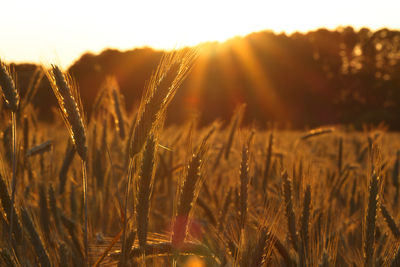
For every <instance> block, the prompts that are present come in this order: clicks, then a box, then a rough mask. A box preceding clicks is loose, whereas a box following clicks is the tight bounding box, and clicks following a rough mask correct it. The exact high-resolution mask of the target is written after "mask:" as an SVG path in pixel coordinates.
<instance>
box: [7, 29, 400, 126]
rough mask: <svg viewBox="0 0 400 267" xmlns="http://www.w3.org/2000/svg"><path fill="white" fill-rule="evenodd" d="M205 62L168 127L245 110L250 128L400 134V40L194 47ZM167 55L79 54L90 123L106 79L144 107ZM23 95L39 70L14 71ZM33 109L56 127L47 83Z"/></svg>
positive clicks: (321, 39) (237, 41)
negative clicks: (342, 128) (377, 129)
mask: <svg viewBox="0 0 400 267" xmlns="http://www.w3.org/2000/svg"><path fill="white" fill-rule="evenodd" d="M197 50H198V59H197V63H196V64H195V66H194V67H193V69H192V71H191V72H190V74H189V75H188V77H187V79H186V80H185V82H184V83H183V84H182V87H181V88H180V89H179V90H178V93H177V95H176V97H175V99H174V101H173V102H172V103H171V106H170V108H169V112H168V117H167V122H169V123H182V122H183V121H185V120H186V119H188V118H189V117H191V116H193V114H198V119H199V123H200V124H202V125H204V124H208V123H210V122H212V121H213V120H215V119H222V120H225V121H226V120H229V118H230V117H231V115H232V113H233V111H234V110H235V108H236V107H237V106H238V105H240V104H241V103H246V104H247V107H246V112H245V114H244V122H245V123H254V122H255V123H256V124H257V125H259V126H260V127H263V126H265V125H266V124H267V122H276V123H281V124H289V125H291V126H292V127H294V128H303V127H308V126H309V127H315V126H319V125H324V124H348V125H354V126H355V127H357V128H360V127H362V125H364V124H378V123H381V122H384V123H385V124H387V125H388V126H389V127H390V129H392V130H400V116H399V115H400V32H399V31H396V30H390V29H386V28H384V29H380V30H377V31H371V30H369V29H366V28H362V29H360V30H355V29H353V28H352V27H343V28H338V29H336V30H327V29H318V30H316V31H310V32H308V33H294V34H291V35H286V34H283V33H281V34H276V33H273V32H269V31H264V32H257V33H252V34H250V35H248V36H246V37H236V38H233V39H230V40H228V41H226V42H224V43H216V42H215V43H214V42H212V43H204V44H201V45H199V46H198V47H197ZM162 53H163V52H162V51H157V50H153V49H151V48H137V49H133V50H129V51H118V50H112V49H107V50H104V51H103V52H102V53H100V54H99V55H94V54H91V53H86V54H84V55H82V56H81V57H80V58H79V59H78V60H77V61H76V62H75V63H74V64H73V65H72V66H71V67H70V68H69V69H68V71H69V72H70V74H71V75H72V76H73V77H74V79H75V81H76V83H77V84H78V86H79V88H80V92H81V97H82V102H83V104H84V105H83V106H84V107H85V108H87V110H86V112H87V113H88V114H89V115H90V109H91V106H92V105H93V103H94V99H95V97H96V94H97V93H98V92H99V90H100V89H101V87H102V84H103V82H104V81H105V79H106V77H108V76H114V77H115V78H116V80H117V81H118V84H119V87H120V90H121V92H122V93H123V95H124V96H125V104H126V108H127V110H131V111H132V110H134V109H135V108H136V106H137V104H138V103H139V102H140V99H141V94H142V91H143V88H144V87H145V84H146V81H147V79H148V78H149V77H150V75H151V73H152V71H153V70H154V69H155V67H156V66H157V64H158V62H159V61H160V59H161V56H162ZM13 67H14V68H15V70H16V74H17V77H18V85H19V88H20V90H21V93H22V94H24V92H25V91H26V88H28V87H29V84H31V83H32V77H33V76H34V73H35V69H36V66H35V65H31V64H20V65H14V66H13ZM34 103H35V105H36V108H37V109H38V111H39V114H40V115H39V116H40V119H47V120H48V119H51V114H50V113H49V112H48V105H49V103H50V104H51V105H54V106H55V99H54V96H53V95H52V94H51V90H50V86H49V84H48V82H47V81H46V79H45V77H44V78H43V79H42V80H41V82H40V84H39V86H38V90H37V93H36V96H35V98H34Z"/></svg>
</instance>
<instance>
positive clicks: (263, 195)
mask: <svg viewBox="0 0 400 267" xmlns="http://www.w3.org/2000/svg"><path fill="white" fill-rule="evenodd" d="M195 57H196V56H195V53H194V52H191V51H185V52H181V53H178V52H177V53H171V54H168V55H166V56H164V57H163V59H162V61H161V62H160V64H159V66H158V68H157V69H156V70H154V73H153V75H152V77H151V78H150V79H149V81H148V83H147V86H146V88H144V90H145V91H144V92H145V93H144V95H143V98H142V100H141V104H140V106H139V107H137V109H136V110H135V111H132V112H128V111H127V110H126V109H125V107H124V104H123V102H124V101H123V96H122V95H121V93H120V92H119V89H118V83H117V81H116V80H115V79H113V78H112V77H109V78H108V79H107V80H106V82H105V83H104V86H103V90H102V91H100V92H99V94H98V97H97V98H96V100H95V104H94V106H93V110H92V112H91V116H90V117H88V118H86V116H85V115H84V113H83V108H82V104H81V103H80V98H79V90H78V88H76V86H75V84H74V81H73V77H70V76H69V75H68V74H67V73H64V72H62V71H61V70H60V69H59V68H58V67H57V66H52V67H48V68H44V67H43V68H42V69H41V70H39V72H42V73H43V75H37V76H38V77H39V78H38V79H41V78H43V79H46V78H47V79H49V81H50V82H51V84H52V88H53V91H54V94H55V96H56V98H57V100H58V103H59V107H60V108H59V113H60V114H61V116H59V117H58V121H56V122H54V123H53V124H50V123H46V122H41V121H38V120H37V118H36V117H35V109H34V107H33V105H32V103H31V99H32V95H34V93H35V84H37V83H35V82H32V85H31V87H30V88H29V90H28V92H27V93H26V94H25V95H24V96H23V97H21V96H20V95H19V91H18V84H17V83H16V82H15V77H14V76H13V73H12V71H11V70H10V69H9V68H8V66H7V65H6V64H4V63H1V69H0V86H1V89H2V95H3V99H4V101H2V104H1V106H0V114H1V117H2V118H4V119H3V120H1V121H0V133H1V134H0V137H1V139H0V140H1V143H2V144H1V145H0V200H1V204H0V231H1V237H0V248H1V250H0V265H1V266H400V240H399V238H400V228H399V224H400V219H399V213H400V210H399V208H400V207H399V193H400V181H399V171H400V166H399V164H400V138H399V135H398V133H391V132H387V131H386V130H385V128H384V127H378V128H368V127H365V129H364V131H355V130H352V129H350V128H349V127H344V126H338V125H337V126H331V127H321V128H318V129H313V130H308V131H306V130H305V131H293V130H285V129H281V128H279V127H276V126H274V125H273V124H270V125H268V126H267V127H266V128H262V129H261V128H257V127H256V126H243V125H242V123H241V121H242V117H243V114H244V112H245V109H246V107H245V105H242V106H240V107H238V108H237V110H236V112H235V113H234V114H232V118H231V121H228V122H223V121H216V122H215V123H213V124H212V125H209V126H208V127H204V128H199V127H197V124H196V118H193V119H192V120H190V121H187V123H186V124H184V125H179V126H178V125H175V126H174V125H172V126H168V127H165V126H164V120H165V115H166V110H167V108H168V104H169V103H170V101H171V100H172V99H173V97H174V95H175V93H176V91H177V90H179V86H180V84H181V82H182V81H183V80H184V79H185V77H186V75H187V73H188V72H189V71H190V69H191V66H192V64H193V61H194V60H195ZM49 112H51V110H49Z"/></svg>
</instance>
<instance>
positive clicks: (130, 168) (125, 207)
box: [119, 158, 134, 266]
mask: <svg viewBox="0 0 400 267" xmlns="http://www.w3.org/2000/svg"><path fill="white" fill-rule="evenodd" d="M133 163H134V158H131V160H130V162H129V168H128V184H127V185H126V188H125V202H124V225H123V230H122V248H121V258H120V265H119V266H125V261H126V226H127V224H128V216H127V212H128V199H129V188H130V184H131V180H132V173H133Z"/></svg>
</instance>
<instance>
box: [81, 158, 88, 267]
mask: <svg viewBox="0 0 400 267" xmlns="http://www.w3.org/2000/svg"><path fill="white" fill-rule="evenodd" d="M86 163H87V162H86V160H83V159H82V185H83V205H84V206H85V212H84V213H85V214H84V221H85V226H84V227H85V228H84V230H83V242H84V243H85V263H86V266H89V258H88V255H89V253H88V249H89V245H88V205H87V173H86V170H87V166H86V165H87V164H86Z"/></svg>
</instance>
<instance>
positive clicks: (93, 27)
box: [0, 0, 400, 66]
mask: <svg viewBox="0 0 400 267" xmlns="http://www.w3.org/2000/svg"><path fill="white" fill-rule="evenodd" d="M2 10H4V11H6V12H2V15H1V16H0V24H1V25H2V27H1V29H0V40H1V45H0V56H1V57H2V58H4V59H6V60H10V61H36V62H37V61H41V62H43V61H51V62H54V61H56V62H58V63H61V64H62V65H64V66H67V65H69V64H70V63H72V61H73V60H74V59H76V58H78V57H79V56H80V55H81V54H82V53H83V52H85V51H88V50H90V51H93V52H100V51H101V50H103V49H104V48H106V47H112V48H117V49H131V48H133V47H140V46H152V47H155V48H163V49H164V48H167V49H169V48H174V47H180V46H186V45H195V44H197V43H199V42H205V41H224V40H226V39H228V38H231V37H234V36H237V35H245V34H248V33H251V32H253V31H261V30H265V29H271V30H273V31H276V32H281V31H285V32H287V33H291V32H294V31H308V30H311V29H316V28H319V27H327V28H336V27H338V26H340V25H352V26H353V27H356V28H359V27H363V26H367V27H370V28H372V29H376V28H380V27H391V28H400V21H399V20H398V14H397V11H398V10H400V2H399V1H395V0H386V1H380V2H379V3H377V2H375V1H344V0H339V1H317V0H306V1H288V0H286V1H265V0H263V1H258V0H249V1H228V0H219V1H212V0H204V1H182V0H170V1H156V0H152V1H122V0H116V1H113V2H102V1H78V0H72V1H65V2H61V4H60V2H58V3H57V4H55V3H54V2H53V1H48V0H39V1H5V3H2ZM383 11H384V12H383Z"/></svg>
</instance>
